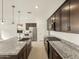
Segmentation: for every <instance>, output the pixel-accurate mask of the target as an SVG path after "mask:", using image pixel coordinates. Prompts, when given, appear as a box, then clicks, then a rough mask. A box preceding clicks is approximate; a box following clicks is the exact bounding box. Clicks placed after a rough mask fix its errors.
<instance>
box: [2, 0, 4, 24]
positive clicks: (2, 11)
mask: <svg viewBox="0 0 79 59" xmlns="http://www.w3.org/2000/svg"><path fill="white" fill-rule="evenodd" d="M3 2H4V1H3V0H2V21H1V24H3V22H4V19H3V18H4V12H3V11H4V10H3V9H4V8H3Z"/></svg>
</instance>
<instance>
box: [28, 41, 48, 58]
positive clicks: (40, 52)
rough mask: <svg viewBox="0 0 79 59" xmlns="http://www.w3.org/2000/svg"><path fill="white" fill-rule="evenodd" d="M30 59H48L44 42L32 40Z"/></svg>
mask: <svg viewBox="0 0 79 59" xmlns="http://www.w3.org/2000/svg"><path fill="white" fill-rule="evenodd" d="M28 59H48V57H47V53H46V51H45V47H44V43H43V42H32V50H31V52H30V55H29V57H28Z"/></svg>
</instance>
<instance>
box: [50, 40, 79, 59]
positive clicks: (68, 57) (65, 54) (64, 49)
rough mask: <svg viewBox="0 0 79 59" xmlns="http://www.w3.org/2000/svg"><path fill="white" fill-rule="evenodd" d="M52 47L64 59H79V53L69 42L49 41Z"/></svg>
mask: <svg viewBox="0 0 79 59" xmlns="http://www.w3.org/2000/svg"><path fill="white" fill-rule="evenodd" d="M49 43H50V45H51V46H52V47H53V48H54V49H55V50H56V51H57V53H58V54H59V55H60V56H61V57H62V58H63V59H79V51H78V50H77V49H76V48H73V47H74V45H73V46H71V43H70V44H69V43H67V41H49Z"/></svg>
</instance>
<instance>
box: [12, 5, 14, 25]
mask: <svg viewBox="0 0 79 59" xmlns="http://www.w3.org/2000/svg"><path fill="white" fill-rule="evenodd" d="M14 8H15V5H12V24H15V22H14Z"/></svg>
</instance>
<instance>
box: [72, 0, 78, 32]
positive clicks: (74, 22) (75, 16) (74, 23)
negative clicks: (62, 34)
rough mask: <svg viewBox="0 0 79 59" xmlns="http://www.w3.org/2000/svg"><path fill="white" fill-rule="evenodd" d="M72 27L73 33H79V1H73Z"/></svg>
mask: <svg viewBox="0 0 79 59" xmlns="http://www.w3.org/2000/svg"><path fill="white" fill-rule="evenodd" d="M70 26H71V32H73V33H79V0H71V3H70Z"/></svg>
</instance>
